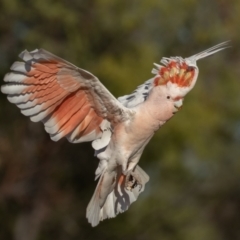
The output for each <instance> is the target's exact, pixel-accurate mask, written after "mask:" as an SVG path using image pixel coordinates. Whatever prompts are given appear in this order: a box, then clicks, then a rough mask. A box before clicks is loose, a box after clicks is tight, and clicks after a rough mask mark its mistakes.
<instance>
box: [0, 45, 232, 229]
mask: <svg viewBox="0 0 240 240" xmlns="http://www.w3.org/2000/svg"><path fill="white" fill-rule="evenodd" d="M226 47H228V42H223V43H220V44H218V45H216V46H214V47H211V48H209V49H207V50H205V51H202V52H200V53H198V54H196V55H193V56H191V57H188V58H182V57H169V58H166V57H164V58H162V59H161V61H160V62H161V65H159V64H155V67H156V68H154V69H153V70H152V73H153V74H154V77H153V78H151V79H150V80H148V81H146V82H144V83H143V84H142V85H140V86H138V88H137V89H136V90H135V91H134V92H133V93H131V94H129V95H126V96H123V97H119V98H118V99H116V98H115V97H114V96H113V95H112V94H111V93H110V92H109V91H108V90H107V88H105V87H104V85H103V84H102V83H101V82H100V81H99V80H98V78H97V77H96V76H94V75H93V74H92V73H90V72H88V71H86V70H84V69H81V68H78V67H76V66H74V65H73V64H71V63H69V62H67V61H66V60H63V59H62V58H59V57H57V56H55V55H53V54H52V53H50V52H47V51H46V50H43V49H36V50H34V51H31V52H28V51H27V50H25V51H23V52H22V53H21V54H20V55H19V57H20V58H21V59H22V60H23V61H20V62H14V63H13V65H12V66H11V72H10V73H7V74H6V75H5V77H4V81H5V82H6V84H5V85H3V86H2V87H1V91H2V92H3V93H5V94H7V98H8V100H9V101H10V102H11V103H14V104H16V106H17V107H18V108H20V109H21V112H22V114H24V115H25V116H29V117H30V119H31V120H32V121H33V122H39V121H42V122H43V124H44V127H45V130H46V131H47V132H48V133H49V134H50V137H51V139H52V140H53V141H58V140H59V139H61V138H63V137H66V138H67V139H68V141H69V142H71V143H80V142H87V141H90V142H92V147H93V148H94V150H95V156H97V157H98V159H99V165H98V167H97V169H96V172H95V175H96V179H99V180H98V184H97V187H96V189H95V192H94V194H93V196H92V199H91V200H90V202H89V204H88V207H87V212H86V217H87V219H88V221H89V223H90V224H91V225H92V226H96V225H98V224H99V222H100V221H102V220H104V219H106V218H113V217H115V216H116V215H117V214H119V213H121V212H124V211H126V210H127V209H128V208H129V206H130V205H131V203H132V202H134V201H136V200H137V198H138V196H139V194H140V193H141V192H143V191H144V188H145V184H146V183H147V182H148V180H149V176H148V175H147V174H146V173H145V172H144V170H143V169H141V168H140V166H139V165H138V162H139V159H140V157H141V155H142V153H143V150H144V148H145V146H146V145H147V144H148V142H149V141H150V139H151V138H152V136H153V135H154V133H155V132H156V131H157V130H158V129H159V128H160V127H161V126H162V125H163V124H164V123H166V122H167V121H168V120H169V119H170V118H171V117H173V115H174V114H175V113H177V112H178V111H179V110H180V109H181V107H182V104H183V99H184V97H185V96H186V94H187V93H188V92H189V91H190V90H191V89H192V88H193V87H194V85H195V83H196V81H197V77H198V73H199V70H198V67H197V64H196V62H197V61H198V60H199V59H202V58H205V57H207V56H210V55H212V54H215V53H216V52H218V51H221V50H223V49H225V48H226Z"/></svg>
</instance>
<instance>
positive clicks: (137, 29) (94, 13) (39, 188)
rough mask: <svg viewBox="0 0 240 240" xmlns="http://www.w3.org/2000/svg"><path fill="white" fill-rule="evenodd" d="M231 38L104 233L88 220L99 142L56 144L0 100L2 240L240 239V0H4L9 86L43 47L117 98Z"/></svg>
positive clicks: (161, 134) (149, 155)
mask: <svg viewBox="0 0 240 240" xmlns="http://www.w3.org/2000/svg"><path fill="white" fill-rule="evenodd" d="M225 40H232V42H231V45H232V48H229V49H227V50H225V51H223V52H221V53H218V54H216V55H214V56H212V57H209V58H207V59H205V60H201V61H200V62H199V64H198V66H199V68H200V76H199V79H198V82H197V84H196V86H195V88H194V90H193V91H192V92H191V93H189V95H188V96H187V97H186V99H185V104H184V107H183V110H182V111H180V112H179V113H178V114H177V115H176V116H175V117H174V118H173V119H172V120H171V121H169V122H168V123H167V124H166V125H164V127H163V128H162V129H160V130H159V131H158V133H157V134H156V135H155V136H154V138H153V139H152V141H151V142H150V143H149V145H148V146H147V147H146V149H145V152H144V154H143V157H142V159H141V161H140V166H142V167H143V168H144V169H145V171H146V172H147V173H148V174H149V175H150V178H151V179H150V182H149V183H148V184H147V187H146V190H145V192H144V194H142V195H141V196H140V198H139V199H138V201H137V202H135V203H134V204H133V205H132V206H131V207H130V209H129V210H128V211H127V212H125V213H124V214H121V215H119V216H118V217H117V218H115V219H111V220H106V221H104V222H102V223H101V224H100V225H99V226H98V227H96V228H92V227H91V226H90V225H89V224H88V223H87V220H86V218H85V209H86V206H87V204H88V202H89V200H90V198H91V196H92V194H93V191H94V188H95V185H96V182H94V180H93V179H94V171H95V168H96V166H97V164H98V160H97V159H96V158H95V157H93V149H92V148H91V145H90V144H89V143H83V144H76V145H74V144H70V143H68V142H67V140H65V139H62V140H61V141H59V142H57V143H55V142H52V141H51V140H50V139H49V136H48V135H47V134H46V133H45V132H44V128H43V126H42V124H41V123H32V122H31V121H30V120H29V119H28V118H26V117H24V116H23V115H21V114H20V111H19V109H17V107H15V106H14V105H12V104H10V103H9V102H8V101H7V99H6V96H4V95H3V94H0V239H2V240H50V239H51V240H52V239H57V240H75V239H76V240H77V239H103V240H108V239H109V240H110V239H116V240H118V239H119V240H120V239H125V240H148V239H150V240H151V239H153V240H159V239H161V240H192V239H194V240H230V239H231V240H237V239H240V107H239V106H240V94H239V93H240V81H239V77H240V44H239V43H240V1H239V0H231V1H228V0H212V1H209V0H172V1H157V0H148V1H144V0H130V1H122V0H115V1H113V0H88V1H86V0H85V1H84V0H61V1H57V0H55V1H54V0H34V1H32V0H1V1H0V79H3V77H4V74H5V73H7V72H8V71H9V67H10V66H11V64H12V63H13V62H14V61H16V60H18V57H17V56H18V54H19V53H20V52H21V51H22V50H24V49H26V48H27V49H28V50H33V49H35V48H45V49H46V50H48V51H51V52H53V53H54V54H56V55H59V56H60V57H62V58H65V59H67V60H68V61H70V62H72V63H74V64H75V65H77V66H79V67H82V68H85V69H87V70H89V71H91V72H92V73H94V74H95V75H97V76H98V77H99V79H100V80H101V81H102V82H103V83H104V84H105V85H106V86H107V88H108V89H109V90H110V91H111V92H112V93H113V94H114V95H115V96H117V97H118V96H121V95H125V94H127V93H130V92H132V91H133V90H134V88H136V86H137V85H139V84H141V83H142V82H143V81H145V80H147V79H149V78H151V77H152V75H151V73H150V72H151V69H152V67H153V65H152V63H153V62H159V60H160V58H161V57H163V56H165V57H168V56H183V57H187V56H190V55H193V54H195V53H197V52H199V51H202V50H204V49H206V48H208V47H211V46H213V45H215V44H217V43H220V42H222V41H225ZM2 83H3V81H2V82H1V85H2Z"/></svg>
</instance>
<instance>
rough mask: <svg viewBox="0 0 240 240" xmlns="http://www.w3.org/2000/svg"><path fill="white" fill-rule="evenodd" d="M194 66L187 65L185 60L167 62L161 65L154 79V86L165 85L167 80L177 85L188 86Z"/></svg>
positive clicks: (193, 72) (192, 75) (192, 76)
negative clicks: (181, 61) (164, 65)
mask: <svg viewBox="0 0 240 240" xmlns="http://www.w3.org/2000/svg"><path fill="white" fill-rule="evenodd" d="M194 74H195V69H194V67H190V66H188V65H187V64H186V63H185V62H183V63H178V62H176V61H171V62H169V63H168V64H167V65H166V67H163V66H161V68H160V69H159V72H158V75H157V76H156V78H155V79H154V84H155V86H158V85H165V84H167V82H169V81H170V82H171V83H176V84H177V85H178V86H179V87H188V86H190V85H191V82H192V80H193V78H194Z"/></svg>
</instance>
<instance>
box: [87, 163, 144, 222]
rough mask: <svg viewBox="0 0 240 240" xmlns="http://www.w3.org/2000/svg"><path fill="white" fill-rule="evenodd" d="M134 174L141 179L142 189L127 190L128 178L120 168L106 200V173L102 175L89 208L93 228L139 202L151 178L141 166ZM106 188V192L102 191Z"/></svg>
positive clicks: (88, 216) (88, 217)
mask: <svg viewBox="0 0 240 240" xmlns="http://www.w3.org/2000/svg"><path fill="white" fill-rule="evenodd" d="M134 172H135V173H136V174H138V176H139V177H140V179H141V183H142V188H141V189H139V186H136V187H134V188H133V189H132V190H127V189H126V188H125V182H126V176H125V175H123V174H122V172H121V168H120V167H119V168H118V170H117V172H116V173H115V175H114V179H116V181H114V183H113V185H112V186H111V188H112V189H111V188H109V190H110V191H109V192H110V193H109V194H107V195H106V196H105V198H104V199H103V196H102V192H105V193H106V187H105V186H104V182H105V179H104V175H105V173H103V174H102V175H101V177H100V179H99V182H98V185H97V187H96V190H95V192H94V194H93V197H92V199H91V201H90V203H89V204H88V207H87V219H88V221H89V223H91V224H92V226H93V227H94V226H97V225H98V223H99V222H100V221H102V220H104V219H106V218H114V217H116V216H117V215H118V214H119V213H122V212H125V211H126V210H127V209H128V208H129V206H130V205H131V204H132V203H133V202H135V201H136V200H137V198H138V196H139V194H140V193H141V192H143V191H144V188H145V184H146V183H147V182H148V181H149V176H148V175H147V174H146V173H145V172H144V171H143V170H142V169H141V168H140V167H139V166H136V168H135V170H134ZM104 187H105V191H103V190H102V189H103V188H104Z"/></svg>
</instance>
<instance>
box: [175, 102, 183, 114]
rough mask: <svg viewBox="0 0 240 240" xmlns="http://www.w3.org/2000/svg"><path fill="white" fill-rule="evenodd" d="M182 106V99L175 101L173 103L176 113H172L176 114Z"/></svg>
mask: <svg viewBox="0 0 240 240" xmlns="http://www.w3.org/2000/svg"><path fill="white" fill-rule="evenodd" d="M182 105H183V99H179V100H177V101H175V102H174V107H175V108H176V111H174V113H176V112H178V111H179V110H180V109H181V108H182Z"/></svg>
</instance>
